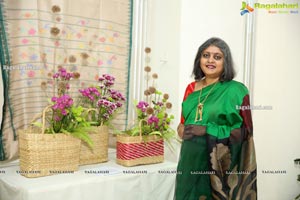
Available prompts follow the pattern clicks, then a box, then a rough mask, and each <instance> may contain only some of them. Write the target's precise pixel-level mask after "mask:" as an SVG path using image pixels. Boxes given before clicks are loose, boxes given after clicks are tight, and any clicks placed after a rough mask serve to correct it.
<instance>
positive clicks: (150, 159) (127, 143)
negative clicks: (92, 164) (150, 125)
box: [117, 134, 164, 167]
mask: <svg viewBox="0 0 300 200" xmlns="http://www.w3.org/2000/svg"><path fill="white" fill-rule="evenodd" d="M163 161H164V140H163V139H162V138H161V137H159V136H155V135H150V136H141V135H140V136H129V135H125V134H124V135H117V163H118V164H120V165H123V166H126V167H130V166H136V165H144V164H153V163H160V162H163Z"/></svg>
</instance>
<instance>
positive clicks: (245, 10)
mask: <svg viewBox="0 0 300 200" xmlns="http://www.w3.org/2000/svg"><path fill="white" fill-rule="evenodd" d="M253 11H254V9H253V8H252V7H250V6H249V4H247V3H246V2H245V1H243V2H242V8H241V15H242V16H243V15H244V14H246V13H250V12H253Z"/></svg>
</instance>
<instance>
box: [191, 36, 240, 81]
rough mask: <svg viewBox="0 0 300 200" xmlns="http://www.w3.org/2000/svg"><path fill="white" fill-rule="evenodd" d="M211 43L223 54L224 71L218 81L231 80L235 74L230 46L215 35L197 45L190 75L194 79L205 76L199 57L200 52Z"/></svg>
mask: <svg viewBox="0 0 300 200" xmlns="http://www.w3.org/2000/svg"><path fill="white" fill-rule="evenodd" d="M211 45H212V46H216V47H218V48H219V49H220V50H221V51H222V53H223V55H224V71H223V73H222V74H221V75H220V77H219V80H220V81H230V80H232V79H233V78H234V76H235V71H234V68H233V61H232V57H231V52H230V48H229V46H228V45H227V44H226V42H224V41H223V40H222V39H220V38H216V37H213V38H210V39H208V40H207V41H206V42H204V43H203V44H202V45H201V46H200V47H199V49H198V52H197V55H196V58H195V61H194V69H193V73H192V76H194V78H195V80H201V79H202V78H203V77H205V74H204V73H203V71H202V70H201V68H200V59H201V55H202V52H203V51H204V50H205V49H207V48H208V47H209V46H211Z"/></svg>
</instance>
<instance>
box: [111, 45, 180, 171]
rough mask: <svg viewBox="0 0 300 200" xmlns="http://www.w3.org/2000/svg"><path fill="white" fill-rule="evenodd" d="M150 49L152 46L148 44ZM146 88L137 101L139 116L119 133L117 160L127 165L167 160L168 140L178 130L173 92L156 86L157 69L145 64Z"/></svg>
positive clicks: (137, 113) (147, 50) (136, 108)
mask: <svg viewBox="0 0 300 200" xmlns="http://www.w3.org/2000/svg"><path fill="white" fill-rule="evenodd" d="M145 51H146V53H150V48H146V50H145ZM144 70H145V72H146V76H145V77H146V90H145V91H144V100H141V101H138V102H137V101H136V102H135V103H134V105H135V110H136V120H135V123H134V125H133V126H132V127H131V128H129V129H128V130H126V131H124V132H123V134H118V135H117V163H118V164H121V165H124V166H134V165H140V164H150V163H158V162H163V160H164V141H167V142H169V140H170V139H171V138H173V137H174V135H175V131H174V130H173V129H172V128H171V127H170V124H171V121H172V120H173V119H174V116H173V115H171V114H169V111H170V109H171V108H172V103H171V102H169V95H168V94H166V93H165V94H163V93H162V92H160V91H159V90H158V89H157V88H156V87H155V84H156V83H155V81H156V79H157V78H158V75H157V74H156V73H153V74H152V76H151V77H150V72H151V68H150V67H149V66H146V67H145V69H144ZM150 81H152V84H151V85H150Z"/></svg>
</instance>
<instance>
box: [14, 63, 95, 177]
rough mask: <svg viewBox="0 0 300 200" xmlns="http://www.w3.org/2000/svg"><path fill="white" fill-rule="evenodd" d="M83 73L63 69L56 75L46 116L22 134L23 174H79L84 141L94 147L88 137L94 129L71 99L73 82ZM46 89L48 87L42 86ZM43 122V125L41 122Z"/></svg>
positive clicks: (36, 175) (82, 110) (21, 132)
mask: <svg viewBox="0 0 300 200" xmlns="http://www.w3.org/2000/svg"><path fill="white" fill-rule="evenodd" d="M79 76H80V74H79V73H76V72H74V73H72V72H68V71H67V70H66V69H65V68H63V67H59V68H58V72H57V73H55V74H54V75H53V79H54V84H53V89H54V91H56V92H55V94H54V95H53V96H52V98H51V101H50V102H49V103H50V105H48V106H47V107H46V108H45V109H44V110H43V112H42V114H41V115H38V116H36V117H35V118H34V119H33V121H32V123H31V124H32V125H33V126H31V127H30V128H29V129H26V130H20V131H19V152H20V168H21V174H22V175H24V176H26V177H39V176H46V175H52V174H56V173H61V171H75V170H77V169H78V165H79V150H80V143H81V140H83V141H85V142H86V143H88V144H89V145H91V146H92V140H91V139H90V137H89V136H88V134H87V131H89V130H90V125H89V123H88V122H87V121H86V119H85V115H86V113H85V112H84V108H83V107H82V106H76V105H75V104H74V100H73V98H72V97H71V96H70V95H69V89H70V81H71V79H73V78H74V79H77V78H79ZM42 86H43V87H44V88H43V87H42V89H45V90H46V85H45V84H44V83H42ZM40 118H41V122H40V121H37V120H38V119H40Z"/></svg>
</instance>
